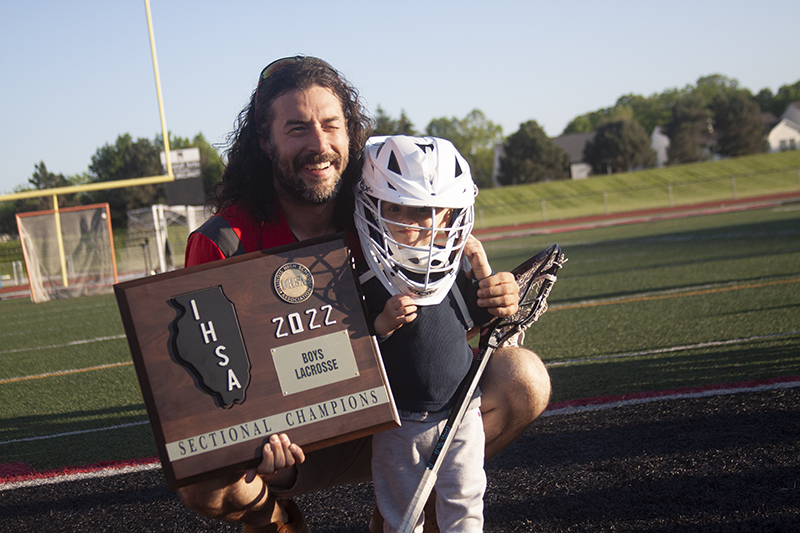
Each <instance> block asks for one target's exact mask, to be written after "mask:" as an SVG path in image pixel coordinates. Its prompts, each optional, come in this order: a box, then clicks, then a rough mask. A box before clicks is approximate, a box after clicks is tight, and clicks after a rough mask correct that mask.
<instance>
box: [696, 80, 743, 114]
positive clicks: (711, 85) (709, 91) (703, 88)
mask: <svg viewBox="0 0 800 533" xmlns="http://www.w3.org/2000/svg"><path fill="white" fill-rule="evenodd" d="M737 90H739V81H738V80H736V79H735V78H729V77H727V76H723V75H722V74H711V75H710V76H703V77H701V78H698V80H697V83H696V84H695V88H694V89H692V92H693V93H695V94H698V95H699V96H700V97H701V98H702V100H703V105H704V106H706V107H708V106H710V105H711V102H713V101H714V98H716V97H717V95H719V94H724V93H727V92H730V91H737Z"/></svg>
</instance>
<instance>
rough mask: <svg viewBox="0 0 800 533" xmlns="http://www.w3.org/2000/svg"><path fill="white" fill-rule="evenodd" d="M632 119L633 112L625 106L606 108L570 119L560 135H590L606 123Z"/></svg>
mask: <svg viewBox="0 0 800 533" xmlns="http://www.w3.org/2000/svg"><path fill="white" fill-rule="evenodd" d="M640 98H641V97H640ZM632 118H633V110H632V109H631V108H630V107H629V106H627V105H615V106H613V107H606V108H604V109H600V110H597V111H592V112H591V113H586V114H585V115H581V116H579V117H576V118H574V119H572V121H571V122H570V123H569V124H567V127H566V128H564V131H563V132H562V135H567V134H570V133H590V132H593V131H597V129H598V128H599V127H600V126H602V125H603V124H605V123H606V122H612V121H615V120H625V119H632Z"/></svg>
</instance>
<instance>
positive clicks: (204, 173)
mask: <svg viewBox="0 0 800 533" xmlns="http://www.w3.org/2000/svg"><path fill="white" fill-rule="evenodd" d="M162 138H163V136H162V135H156V140H155V145H156V146H157V147H158V149H159V150H161V151H163V150H164V143H163V141H162ZM169 148H170V150H181V149H183V148H197V149H198V150H199V151H200V176H201V177H202V178H203V192H204V193H205V194H208V193H210V192H211V191H212V189H213V188H214V185H215V184H216V183H217V182H218V181H219V180H220V179H222V173H223V172H224V171H225V166H224V165H223V164H222V160H221V159H220V156H219V152H218V151H217V149H216V148H214V147H213V146H212V145H211V144H210V143H209V142H208V141H207V140H206V138H205V136H204V135H203V133H202V132H201V133H198V134H197V135H195V136H194V137H193V138H192V140H189V139H187V138H185V137H173V136H172V133H169ZM163 171H164V170H163V168H162V172H163Z"/></svg>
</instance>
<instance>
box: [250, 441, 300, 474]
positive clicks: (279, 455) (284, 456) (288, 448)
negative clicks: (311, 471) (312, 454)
mask: <svg viewBox="0 0 800 533" xmlns="http://www.w3.org/2000/svg"><path fill="white" fill-rule="evenodd" d="M305 460H306V456H305V453H304V452H303V449H302V448H301V447H300V446H298V445H297V444H293V443H292V441H290V440H289V437H288V436H287V435H286V434H285V433H281V434H280V435H272V436H271V437H270V438H269V441H268V442H267V443H266V444H264V447H263V448H262V450H261V464H259V465H258V468H257V469H256V471H257V472H258V473H259V474H260V475H262V476H264V480H265V481H266V482H267V484H276V485H278V486H283V485H290V484H291V483H289V482H288V481H289V480H291V479H293V478H294V477H295V476H296V473H295V472H294V469H293V467H294V466H295V465H299V464H301V463H302V462H304V461H305Z"/></svg>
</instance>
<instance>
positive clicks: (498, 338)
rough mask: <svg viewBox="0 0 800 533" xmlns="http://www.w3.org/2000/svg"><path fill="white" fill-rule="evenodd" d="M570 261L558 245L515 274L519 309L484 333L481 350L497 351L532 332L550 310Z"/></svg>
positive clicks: (492, 324)
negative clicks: (559, 279) (560, 275)
mask: <svg viewBox="0 0 800 533" xmlns="http://www.w3.org/2000/svg"><path fill="white" fill-rule="evenodd" d="M566 262H567V258H566V257H565V256H564V253H563V252H562V251H561V248H560V247H559V246H558V245H557V244H553V245H552V246H550V247H549V248H547V249H545V250H542V251H541V252H539V253H538V254H536V255H535V256H533V257H531V258H530V259H528V260H527V261H525V262H524V263H522V264H521V265H519V266H518V267H517V268H515V269H514V270H512V271H511V273H512V274H513V275H514V279H515V280H516V282H517V285H518V286H519V303H518V306H519V308H518V309H517V312H516V313H514V314H513V315H511V316H508V317H503V318H500V319H498V320H495V321H493V322H491V323H490V324H489V325H488V326H487V327H486V328H484V329H483V331H482V332H481V340H480V344H481V347H484V346H486V345H492V346H494V347H495V348H496V347H497V346H499V345H501V344H502V343H503V342H504V341H506V340H507V339H509V338H510V337H511V336H513V335H516V334H517V333H519V332H521V331H525V330H526V329H528V328H529V327H530V326H531V324H533V323H534V322H536V321H537V320H539V317H540V316H542V314H544V312H545V311H547V297H548V296H550V290H551V289H552V288H553V284H554V283H555V282H556V279H557V274H558V271H559V269H560V268H561V267H562V266H563V265H564V263H566Z"/></svg>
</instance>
